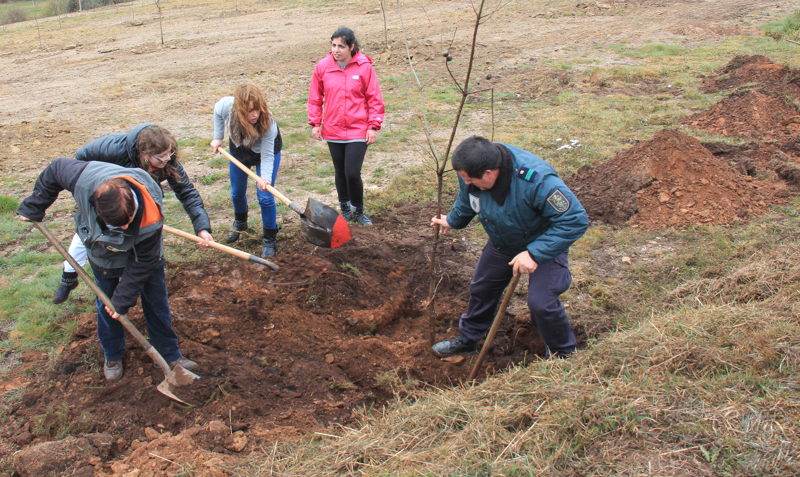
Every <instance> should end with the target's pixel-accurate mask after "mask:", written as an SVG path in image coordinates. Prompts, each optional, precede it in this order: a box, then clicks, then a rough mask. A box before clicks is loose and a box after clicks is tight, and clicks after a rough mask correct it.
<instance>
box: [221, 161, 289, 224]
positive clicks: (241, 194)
mask: <svg viewBox="0 0 800 477" xmlns="http://www.w3.org/2000/svg"><path fill="white" fill-rule="evenodd" d="M280 165H281V153H280V152H279V153H277V154H275V164H274V165H273V166H272V177H271V178H270V181H269V183H270V184H271V185H272V186H273V187H274V186H275V180H276V179H277V178H278V167H280ZM228 170H229V171H230V175H231V199H232V200H233V211H234V212H239V213H242V212H247V178H248V177H249V176H248V175H247V173H245V172H244V171H243V170H241V169H239V168H238V167H237V166H236V165H234V164H233V162H231V163H229V168H228ZM256 174H258V176H259V177H261V164H259V165H257V166H256ZM256 197H258V205H260V206H261V222H262V223H263V224H264V227H266V228H268V229H274V228H275V227H277V226H278V222H277V217H278V209H277V207H275V196H273V195H272V194H271V193H269V192H266V191H263V190H261V189H259V188H258V187H256Z"/></svg>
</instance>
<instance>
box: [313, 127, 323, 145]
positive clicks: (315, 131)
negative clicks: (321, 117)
mask: <svg viewBox="0 0 800 477" xmlns="http://www.w3.org/2000/svg"><path fill="white" fill-rule="evenodd" d="M311 135H312V136H314V139H316V140H317V141H322V127H321V126H314V127H313V128H311Z"/></svg>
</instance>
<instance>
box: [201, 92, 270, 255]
mask: <svg viewBox="0 0 800 477" xmlns="http://www.w3.org/2000/svg"><path fill="white" fill-rule="evenodd" d="M226 130H227V131H228V138H229V141H228V142H229V143H230V144H229V146H230V148H229V149H230V153H231V156H233V157H234V158H236V159H237V160H238V161H239V162H241V163H242V164H243V165H244V166H245V167H248V168H252V167H253V166H255V168H256V174H258V176H259V177H260V179H259V180H258V183H257V184H256V196H257V197H258V204H259V205H260V206H261V225H262V228H263V232H264V235H263V239H262V244H263V249H262V251H261V256H262V257H263V258H268V257H274V256H275V253H277V250H278V249H277V247H278V245H277V241H278V231H279V230H280V228H279V227H278V208H277V207H276V206H275V197H274V196H273V195H272V193H271V192H269V190H267V186H274V185H275V181H276V180H277V179H278V168H280V165H281V148H282V147H283V141H282V140H281V132H280V130H279V129H278V123H277V122H276V121H275V118H274V117H273V116H272V112H271V111H270V109H269V106H267V100H266V99H265V98H264V93H262V92H261V89H260V88H259V87H258V86H256V85H254V84H251V83H243V84H240V85H239V86H237V87H236V89H235V90H234V92H233V96H225V97H224V98H222V99H220V100H219V101H217V104H215V105H214V139H213V140H212V141H211V150H212V151H214V152H217V150H218V149H219V148H220V147H222V143H223V142H224V139H225V131H226ZM228 167H229V169H228V170H229V172H230V179H231V200H232V201H233V214H234V219H233V228H232V229H231V231H230V232H229V233H228V237H227V238H226V239H225V241H226V242H228V243H233V242H235V241H237V240H239V235H240V234H241V233H242V232H244V231H245V230H247V177H248V176H247V173H245V172H244V171H243V170H241V169H239V168H238V167H237V166H236V165H235V164H233V163H232V162H231V163H230V164H229V165H228Z"/></svg>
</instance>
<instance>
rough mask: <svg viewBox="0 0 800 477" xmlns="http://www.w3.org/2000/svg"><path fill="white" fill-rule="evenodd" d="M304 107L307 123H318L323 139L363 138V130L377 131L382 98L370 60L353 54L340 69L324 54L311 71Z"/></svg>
mask: <svg viewBox="0 0 800 477" xmlns="http://www.w3.org/2000/svg"><path fill="white" fill-rule="evenodd" d="M323 102H324V103H325V108H324V112H323V107H322V103H323ZM306 106H307V108H308V124H310V125H311V126H319V125H320V124H322V137H323V139H326V140H332V141H348V140H352V139H366V137H367V129H375V130H380V128H381V123H382V122H383V112H384V107H383V96H382V95H381V88H380V86H378V79H377V78H376V76H375V70H374V69H372V58H370V57H369V56H367V55H365V54H363V53H361V52H356V54H355V55H354V56H353V58H352V59H351V60H350V63H348V64H347V66H346V67H345V68H344V70H342V68H341V67H340V66H339V65H338V64H336V60H334V59H333V55H331V54H330V53H328V56H326V57H325V58H323V59H322V60H320V62H319V63H317V66H316V67H315V68H314V76H313V77H312V78H311V87H310V88H309V91H308V104H307V105H306Z"/></svg>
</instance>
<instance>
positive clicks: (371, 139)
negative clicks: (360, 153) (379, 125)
mask: <svg viewBox="0 0 800 477" xmlns="http://www.w3.org/2000/svg"><path fill="white" fill-rule="evenodd" d="M377 140H378V131H375V130H373V129H369V130H368V131H367V146H369V145H370V144H375V141H377Z"/></svg>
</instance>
